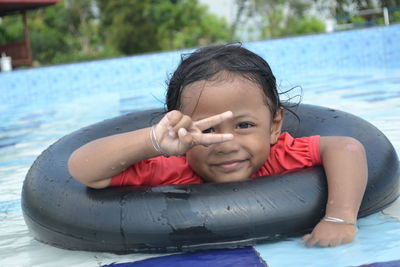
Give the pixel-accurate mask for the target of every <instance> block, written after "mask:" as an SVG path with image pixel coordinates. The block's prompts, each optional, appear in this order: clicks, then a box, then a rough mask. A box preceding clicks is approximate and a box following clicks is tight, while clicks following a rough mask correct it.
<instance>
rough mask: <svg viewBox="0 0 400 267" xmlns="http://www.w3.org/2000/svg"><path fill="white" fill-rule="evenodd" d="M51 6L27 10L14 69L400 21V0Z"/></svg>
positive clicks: (126, 0)
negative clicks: (22, 59) (26, 43)
mask: <svg viewBox="0 0 400 267" xmlns="http://www.w3.org/2000/svg"><path fill="white" fill-rule="evenodd" d="M1 2H3V3H4V2H10V1H2V0H1V1H0V4H1ZM11 2H12V1H11ZM36 2H40V1H36ZM53 2H55V4H53V5H51V6H47V7H44V8H38V9H34V10H29V11H27V12H26V21H27V23H26V24H27V26H28V28H29V39H30V46H31V51H32V60H31V61H30V62H29V63H28V64H26V63H25V64H18V65H17V66H13V68H21V67H26V66H46V65H54V64H62V63H69V62H78V61H87V60H94V59H102V58H112V57H120V56H126V55H134V54H143V53H150V52H156V51H168V50H178V49H184V48H193V47H198V46H203V45H209V44H215V43H222V42H235V41H241V42H247V41H254V40H262V39H271V38H281V37H286V36H295V35H302V34H312V33H324V32H334V31H343V30H348V29H354V28H362V27H373V26H377V25H385V24H386V25H388V24H394V23H399V22H400V0H337V1H334V0H327V1H324V0H292V1H289V0H141V1H137V0H114V1H108V0H61V1H53ZM21 18H22V15H21V12H20V11H14V12H7V14H1V13H0V50H1V47H2V46H5V45H6V44H12V43H18V42H22V41H23V39H24V20H23V19H21ZM4 51H5V50H4ZM13 65H14V64H13Z"/></svg>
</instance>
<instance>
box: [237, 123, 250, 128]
mask: <svg viewBox="0 0 400 267" xmlns="http://www.w3.org/2000/svg"><path fill="white" fill-rule="evenodd" d="M253 126H254V124H253V123H250V122H241V123H238V124H237V126H236V127H237V128H239V129H247V128H251V127H253Z"/></svg>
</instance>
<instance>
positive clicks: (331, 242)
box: [329, 238, 342, 247]
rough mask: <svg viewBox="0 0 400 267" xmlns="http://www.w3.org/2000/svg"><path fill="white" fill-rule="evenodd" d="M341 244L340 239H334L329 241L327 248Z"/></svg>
mask: <svg viewBox="0 0 400 267" xmlns="http://www.w3.org/2000/svg"><path fill="white" fill-rule="evenodd" d="M341 243H342V242H341V240H340V239H338V238H335V239H333V240H331V241H330V242H329V246H330V247H336V246H339V245H340V244H341Z"/></svg>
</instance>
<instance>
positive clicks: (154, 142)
mask: <svg viewBox="0 0 400 267" xmlns="http://www.w3.org/2000/svg"><path fill="white" fill-rule="evenodd" d="M148 140H149V142H150V144H151V147H152V148H153V151H154V152H155V153H156V154H157V155H162V156H164V157H169V155H168V154H167V153H165V152H164V151H163V149H162V148H161V146H160V142H159V139H158V137H157V133H156V125H153V126H152V127H150V131H149V135H148Z"/></svg>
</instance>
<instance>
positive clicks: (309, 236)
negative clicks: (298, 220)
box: [301, 234, 311, 241]
mask: <svg viewBox="0 0 400 267" xmlns="http://www.w3.org/2000/svg"><path fill="white" fill-rule="evenodd" d="M310 238H311V234H306V235H303V237H302V238H301V239H303V240H304V241H307V240H308V239H310Z"/></svg>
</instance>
